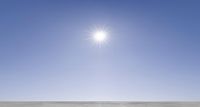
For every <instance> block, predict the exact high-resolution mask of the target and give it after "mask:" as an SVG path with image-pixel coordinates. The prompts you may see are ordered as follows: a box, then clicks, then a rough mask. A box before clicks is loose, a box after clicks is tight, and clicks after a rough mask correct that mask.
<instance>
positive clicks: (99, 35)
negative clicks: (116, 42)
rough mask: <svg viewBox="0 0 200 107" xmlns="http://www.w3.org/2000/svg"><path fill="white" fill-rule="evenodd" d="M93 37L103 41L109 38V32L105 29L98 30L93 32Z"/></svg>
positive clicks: (99, 41)
mask: <svg viewBox="0 0 200 107" xmlns="http://www.w3.org/2000/svg"><path fill="white" fill-rule="evenodd" d="M93 39H94V41H95V42H97V43H102V42H104V41H105V40H106V39H107V32H106V31H103V30H100V31H96V32H94V34H93Z"/></svg>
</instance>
